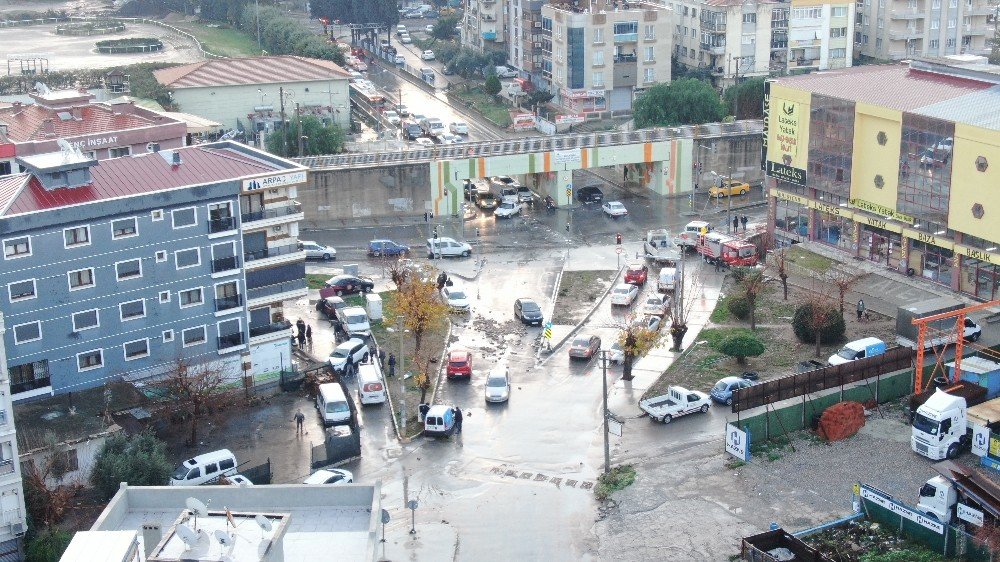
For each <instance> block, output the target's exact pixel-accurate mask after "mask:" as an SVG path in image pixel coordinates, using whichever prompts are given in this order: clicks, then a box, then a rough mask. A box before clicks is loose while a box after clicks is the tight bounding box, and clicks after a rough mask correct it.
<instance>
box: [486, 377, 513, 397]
mask: <svg viewBox="0 0 1000 562" xmlns="http://www.w3.org/2000/svg"><path fill="white" fill-rule="evenodd" d="M508 399H510V376H509V374H508V373H507V369H503V370H500V369H497V370H495V371H491V372H490V374H489V375H488V376H487V377H486V401H487V402H492V403H494V404H498V403H501V402H506V401H507V400H508Z"/></svg>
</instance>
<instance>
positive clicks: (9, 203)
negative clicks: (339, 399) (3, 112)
mask: <svg viewBox="0 0 1000 562" xmlns="http://www.w3.org/2000/svg"><path fill="white" fill-rule="evenodd" d="M18 164H19V165H21V166H22V167H24V168H25V169H26V170H27V171H28V172H27V173H24V174H18V175H11V176H6V177H3V178H0V193H2V195H3V198H2V204H0V208H3V209H4V212H3V214H2V215H0V229H2V231H3V232H4V235H3V237H2V242H3V247H4V256H3V261H2V262H0V263H2V268H3V269H2V271H3V273H4V279H5V280H6V283H5V284H6V288H7V291H6V293H5V294H3V295H0V297H2V298H0V312H2V313H3V314H4V315H5V316H6V318H7V322H8V324H9V326H10V327H9V329H8V331H7V334H5V338H4V339H5V344H6V346H7V362H8V370H7V372H9V376H10V380H11V392H12V394H13V397H14V400H22V399H27V398H31V397H35V396H44V395H52V394H61V393H65V392H71V391H73V390H78V389H80V390H82V389H85V388H91V387H95V386H99V385H101V384H103V383H104V382H105V381H108V380H121V379H125V380H133V381H135V380H143V379H155V378H157V377H162V376H164V375H165V374H166V373H168V372H170V371H171V370H172V369H174V368H176V367H177V365H178V362H179V361H184V362H186V363H189V364H199V365H205V366H209V367H212V368H217V369H219V370H220V371H221V372H223V373H225V375H226V376H227V377H232V378H233V379H237V380H238V379H239V378H240V377H245V378H252V379H253V383H261V382H265V381H269V380H273V379H274V378H277V377H278V376H279V373H280V371H282V370H283V369H285V368H286V367H287V366H288V365H289V364H290V359H289V358H290V344H289V340H290V337H291V327H290V323H289V322H288V321H287V320H285V319H284V317H283V314H282V305H281V303H282V301H283V300H285V299H288V298H299V297H303V296H305V295H306V286H305V278H304V277H305V256H304V253H303V252H301V251H299V249H298V239H297V236H298V221H299V220H300V219H301V217H302V213H301V208H300V207H299V205H298V203H296V201H295V198H296V195H297V188H298V186H299V185H301V184H304V183H305V181H306V170H305V168H303V167H301V166H299V165H297V164H295V163H293V162H290V161H287V160H283V159H279V158H275V157H272V156H270V155H268V154H267V153H264V152H262V151H258V150H254V149H251V148H248V147H246V146H244V145H240V144H235V143H216V144H208V145H199V146H197V147H187V148H181V149H177V150H172V151H161V152H158V153H148V154H142V155H137V156H133V157H131V158H115V159H111V160H103V161H96V160H93V159H91V158H89V157H87V156H84V155H83V154H81V153H80V152H79V151H74V150H65V151H63V152H61V153H55V154H46V155H37V156H30V157H24V158H19V159H18ZM243 382H244V384H249V383H250V381H243Z"/></svg>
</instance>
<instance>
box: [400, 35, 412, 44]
mask: <svg viewBox="0 0 1000 562" xmlns="http://www.w3.org/2000/svg"><path fill="white" fill-rule="evenodd" d="M399 42H400V43H407V44H409V43H413V38H412V37H410V34H409V33H403V34H402V35H400V36H399Z"/></svg>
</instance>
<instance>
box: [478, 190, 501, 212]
mask: <svg viewBox="0 0 1000 562" xmlns="http://www.w3.org/2000/svg"><path fill="white" fill-rule="evenodd" d="M476 206H477V207H479V208H480V209H483V210H489V209H496V208H497V197H496V195H493V193H491V192H489V191H487V192H486V193H483V192H479V193H477V194H476Z"/></svg>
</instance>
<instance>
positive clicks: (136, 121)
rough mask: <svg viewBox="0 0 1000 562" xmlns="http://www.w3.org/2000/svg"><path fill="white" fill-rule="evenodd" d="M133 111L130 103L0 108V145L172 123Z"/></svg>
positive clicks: (143, 111) (163, 117)
mask: <svg viewBox="0 0 1000 562" xmlns="http://www.w3.org/2000/svg"><path fill="white" fill-rule="evenodd" d="M134 109H135V107H134V106H132V105H131V104H117V105H115V106H114V107H112V106H110V105H106V104H102V103H85V102H84V103H83V104H81V105H77V106H73V107H64V108H53V107H48V106H44V105H39V104H32V105H22V104H19V103H15V104H13V105H11V106H9V107H0V124H4V125H7V132H6V134H4V133H2V132H0V142H3V141H7V142H14V143H19V142H30V141H38V140H51V139H55V138H66V139H68V138H74V137H80V136H84V135H93V134H98V133H115V132H121V131H126V130H128V129H139V128H143V127H151V126H155V125H160V124H164V123H175V122H176V121H175V120H174V119H172V118H169V117H166V116H163V115H156V114H154V113H152V112H146V111H145V110H142V111H141V112H142V114H138V113H136V112H135V111H134Z"/></svg>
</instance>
